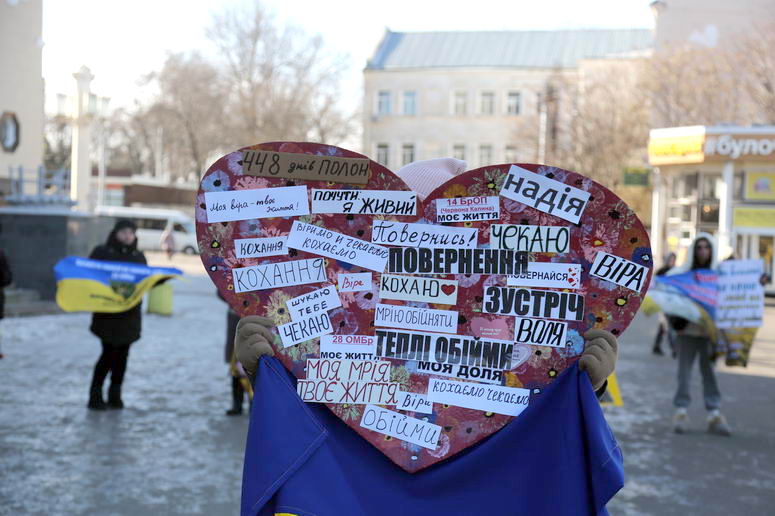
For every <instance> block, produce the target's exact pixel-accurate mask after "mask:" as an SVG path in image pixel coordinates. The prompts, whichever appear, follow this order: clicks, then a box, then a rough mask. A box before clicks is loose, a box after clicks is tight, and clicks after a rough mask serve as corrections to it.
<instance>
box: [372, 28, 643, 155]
mask: <svg viewBox="0 0 775 516" xmlns="http://www.w3.org/2000/svg"><path fill="white" fill-rule="evenodd" d="M652 41H653V37H652V33H651V31H649V30H641V29H632V30H561V31H499V32H428V33H400V32H390V31H387V32H386V34H385V36H384V38H383V39H382V41H381V43H380V44H379V46H378V48H377V50H376V51H375V53H374V55H373V56H372V58H371V59H370V60H369V63H368V65H367V66H366V69H365V70H364V106H363V115H364V120H363V152H364V153H365V154H366V155H368V156H370V157H372V158H373V159H375V160H377V161H379V162H380V163H382V164H383V165H386V166H387V167H388V168H390V169H392V170H397V169H398V168H400V167H401V166H403V165H404V164H406V163H409V162H411V161H414V160H417V159H429V158H435V157H446V156H452V157H455V158H458V159H464V160H466V161H467V162H468V164H469V168H476V167H479V166H483V165H490V164H496V163H508V162H516V161H540V157H541V156H542V153H543V150H544V149H545V147H546V145H548V144H549V143H550V142H549V141H548V140H550V139H551V131H550V130H547V121H546V120H545V119H544V122H543V123H542V122H541V119H542V114H543V115H544V117H545V114H546V106H547V104H548V103H549V101H551V100H552V99H551V97H552V91H551V84H552V82H562V83H564V84H571V85H573V84H575V83H576V82H577V80H578V67H579V63H580V61H581V60H584V59H597V58H603V57H609V56H614V55H626V54H631V53H633V52H643V51H648V50H649V49H650V48H651V47H652ZM554 101H555V102H556V101H557V99H554ZM555 112H556V113H559V115H558V116H566V117H567V116H571V113H570V110H569V109H565V110H563V107H562V106H560V107H559V109H556V110H555Z"/></svg>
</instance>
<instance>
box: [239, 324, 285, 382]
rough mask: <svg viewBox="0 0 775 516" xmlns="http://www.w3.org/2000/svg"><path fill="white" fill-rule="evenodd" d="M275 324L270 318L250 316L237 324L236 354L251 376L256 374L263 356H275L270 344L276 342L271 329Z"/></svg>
mask: <svg viewBox="0 0 775 516" xmlns="http://www.w3.org/2000/svg"><path fill="white" fill-rule="evenodd" d="M274 326H275V322H274V321H273V320H272V319H270V318H268V317H260V316H258V315H249V316H247V317H243V318H242V319H240V321H239V322H238V323H237V332H236V334H235V336H234V353H235V355H236V356H237V360H239V362H240V364H242V367H243V368H244V369H245V372H247V373H248V374H249V375H250V376H253V375H254V374H256V368H257V367H258V359H259V358H261V357H262V356H263V355H269V356H274V351H272V346H270V345H269V343H270V342H274V334H273V333H272V330H271V328H273V327H274Z"/></svg>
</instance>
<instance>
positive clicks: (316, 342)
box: [196, 142, 652, 472]
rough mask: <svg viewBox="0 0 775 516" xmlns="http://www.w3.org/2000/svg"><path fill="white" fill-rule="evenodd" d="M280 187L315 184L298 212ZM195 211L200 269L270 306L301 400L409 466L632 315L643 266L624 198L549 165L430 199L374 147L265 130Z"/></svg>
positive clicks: (447, 187) (251, 303) (452, 445)
mask: <svg viewBox="0 0 775 516" xmlns="http://www.w3.org/2000/svg"><path fill="white" fill-rule="evenodd" d="M349 160H355V161H349ZM358 160H361V161H358ZM339 183H343V184H346V186H343V187H341V188H339V187H338V186H337V185H338V184H339ZM286 188H291V189H293V188H297V189H298V188H301V189H303V191H304V192H305V198H304V201H305V202H304V203H302V202H301V201H302V196H301V195H299V194H293V195H295V196H296V197H294V199H295V201H296V202H298V204H299V207H298V209H299V212H300V213H299V214H291V213H292V212H288V213H285V214H281V213H280V212H277V211H272V210H269V208H270V207H271V208H272V209H273V210H274V209H275V206H283V205H288V206H289V205H290V202H287V203H285V204H284V203H281V202H280V201H281V200H283V198H282V196H283V195H291V194H290V193H289V194H285V193H283V192H286V190H283V189H286ZM294 191H301V190H294ZM245 192H247V193H245ZM287 192H291V191H290V190H288V191H287ZM211 194H217V195H211ZM220 194H223V195H220ZM267 195H268V196H269V197H268V198H269V199H274V201H273V202H271V203H269V202H268V201H267ZM224 199H228V201H224ZM231 200H234V201H235V204H234V208H232V204H231ZM285 200H287V199H285ZM258 201H263V204H254V205H251V204H250V203H251V202H254V203H258ZM244 202H247V203H248V205H247V207H244V206H243V203H244ZM224 204H225V208H224V209H221V206H220V205H224ZM302 205H305V206H306V208H307V210H308V211H307V213H304V214H301V212H302V211H304V210H303V206H302ZM294 209H295V207H294ZM196 210H197V211H196V215H197V235H198V241H199V244H200V248H201V249H202V261H203V264H204V266H205V268H206V270H207V272H208V274H209V275H210V277H211V278H212V280H213V282H214V283H215V284H216V286H217V287H218V290H219V292H220V293H221V295H223V297H224V298H225V299H226V300H227V301H228V303H229V304H230V306H231V307H232V308H233V309H234V310H235V311H237V313H238V314H239V315H241V316H245V315H261V316H267V317H271V318H272V319H273V320H275V321H276V322H277V324H278V325H277V327H276V328H274V329H273V332H275V333H276V338H275V340H274V341H273V342H271V343H270V345H271V346H272V348H273V350H274V352H275V355H276V357H277V358H278V359H279V360H280V362H281V363H282V364H283V365H284V367H286V368H287V369H288V371H290V372H292V374H293V375H294V376H296V377H297V394H298V395H299V397H300V399H301V400H303V401H306V402H309V403H324V404H325V406H326V407H328V409H330V410H331V411H332V412H333V414H335V415H336V416H337V417H338V418H340V419H341V420H342V421H343V422H344V423H345V424H346V425H348V426H349V427H351V428H353V429H354V430H356V431H358V432H359V433H360V435H361V436H362V437H363V438H364V439H366V440H367V441H368V442H369V443H370V444H371V445H373V446H374V447H376V448H377V449H379V450H380V451H381V452H382V453H384V454H385V455H386V456H387V457H388V458H389V459H390V460H392V461H393V462H395V463H396V464H397V465H398V466H400V467H401V468H403V469H405V470H406V471H410V472H415V471H419V470H420V469H423V468H426V467H428V466H430V465H432V464H435V463H437V462H439V461H441V460H445V459H448V458H450V457H453V456H454V455H455V454H457V453H459V452H460V451H462V450H464V449H466V448H467V447H469V446H471V445H473V444H475V443H477V442H479V441H481V440H482V439H484V438H486V437H487V436H489V435H491V434H493V433H494V432H497V431H498V430H500V429H501V428H503V427H504V425H506V424H507V423H508V422H509V421H510V420H511V419H512V418H513V417H514V416H515V415H517V414H520V413H521V411H522V410H523V409H524V407H526V406H528V405H529V404H530V400H531V398H532V397H533V396H535V392H540V390H541V387H543V386H546V385H548V384H549V383H551V382H552V381H554V379H555V378H556V377H557V376H558V375H559V374H560V373H562V371H563V370H564V369H565V368H567V367H568V366H570V365H572V364H573V363H575V362H576V360H577V359H578V357H579V355H580V353H581V352H582V350H583V343H584V341H583V337H582V335H583V334H584V333H585V332H586V330H588V329H589V328H590V327H592V326H594V327H599V328H603V329H606V330H609V331H612V332H613V333H614V334H615V335H618V334H620V333H621V332H622V331H624V329H625V328H626V327H627V325H628V324H629V322H630V320H631V319H632V317H633V316H634V314H635V313H636V311H637V309H638V306H639V305H640V302H641V299H642V295H643V293H644V291H645V288H646V285H648V283H649V280H650V275H651V267H652V260H651V256H650V248H649V244H648V236H647V234H646V232H645V230H644V229H643V226H642V224H641V223H640V221H638V219H637V217H636V216H635V214H634V213H633V212H632V210H630V209H629V208H628V207H627V206H626V205H625V204H624V203H623V202H622V201H621V199H619V198H618V197H617V196H616V195H615V194H613V193H612V192H610V191H609V190H607V189H605V188H604V187H602V186H601V185H599V184H597V183H595V182H594V181H592V180H590V179H589V178H585V177H584V176H581V175H580V174H577V173H574V172H571V171H567V170H562V169H557V168H553V167H547V166H539V165H530V164H522V165H519V166H518V167H517V168H514V167H512V166H510V165H497V166H491V167H486V168H483V169H477V170H472V171H469V172H465V173H463V174H460V175H458V176H456V177H455V179H454V181H450V182H448V183H446V184H443V185H438V187H437V188H436V190H434V191H433V192H431V193H430V195H428V197H427V198H425V199H421V198H419V197H417V195H416V194H415V193H414V192H412V189H411V188H410V187H409V186H407V184H405V183H404V182H403V181H402V180H401V179H400V178H398V177H397V176H396V175H395V174H393V173H392V172H390V171H389V170H387V169H386V168H384V167H383V166H381V165H380V164H378V163H376V162H374V161H371V160H368V158H366V157H365V156H362V155H359V154H356V153H353V152H350V151H347V150H344V149H339V148H335V147H330V146H325V145H318V144H308V143H292V142H276V143H267V144H259V145H254V146H252V147H250V148H249V149H240V150H238V151H235V152H233V153H230V154H227V155H226V156H223V157H222V158H221V159H219V160H218V161H216V163H214V164H213V166H211V167H210V168H209V169H208V171H207V173H206V174H205V176H204V177H203V179H202V182H201V187H200V191H199V192H198V194H197V207H196ZM211 214H212V216H211V217H210V216H209V215H211ZM226 219H229V220H226ZM598 255H599V256H601V258H600V260H601V262H600V263H597V268H596V272H597V274H598V276H602V278H600V277H595V276H593V275H592V274H591V269H592V266H593V265H594V264H595V260H596V258H597V256H598ZM605 256H611V257H613V258H605V259H604V258H603V257H605ZM603 260H605V261H603ZM612 260H613V261H612ZM609 262H610V263H609ZM629 264H634V266H633V265H629ZM334 286H336V288H334ZM338 305H341V306H338ZM366 364H372V365H371V366H367V365H366ZM369 367H371V368H372V369H366V368H369ZM367 370H368V371H371V372H370V373H368V374H364V376H362V377H361V375H360V374H361V373H362V372H363V371H367ZM343 371H344V372H345V373H343ZM377 371H379V374H377ZM439 382H452V383H439ZM458 385H462V386H474V387H458ZM433 386H437V387H438V388H437V389H436V391H435V392H431V388H432V387H433ZM523 386H530V389H527V388H525V387H523ZM458 389H461V391H458ZM462 389H468V390H469V391H470V389H476V390H475V391H471V392H474V394H475V395H473V396H472V395H471V392H468V394H466V393H464V392H463V391H462ZM480 389H484V391H481V390H480ZM520 389H522V390H520ZM523 391H524V392H523ZM534 391H535V392H534ZM434 400H436V401H434ZM380 405H382V406H380ZM472 407H473V408H472ZM423 411H424V412H423ZM413 414H417V415H418V417H420V415H422V417H427V418H428V419H429V421H433V422H434V423H433V424H434V425H436V426H437V427H440V428H441V430H439V429H438V428H436V427H434V426H428V424H429V423H428V421H422V419H417V418H412V419H414V420H415V421H412V420H410V419H409V418H411V417H412V415H413ZM394 415H395V418H394ZM520 417H521V416H520ZM431 418H432V419H431ZM416 421H419V422H416ZM391 423H392V424H393V425H394V426H393V427H392V429H391ZM399 423H400V426H399ZM455 425H467V427H468V428H471V432H470V433H465V432H464V433H460V432H456V431H448V430H446V428H447V427H450V428H456V426H455ZM421 434H422V435H421ZM396 440H399V441H405V442H403V443H396Z"/></svg>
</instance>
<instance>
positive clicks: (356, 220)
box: [196, 142, 652, 472]
mask: <svg viewBox="0 0 775 516" xmlns="http://www.w3.org/2000/svg"><path fill="white" fill-rule="evenodd" d="M248 148H250V149H263V150H274V151H279V152H291V153H298V154H314V155H327V156H340V157H350V158H365V156H362V155H360V154H357V153H354V152H351V151H348V150H345V149H341V148H338V147H333V146H328V145H320V144H312V143H292V142H274V143H265V144H260V145H255V146H252V147H248ZM246 149H247V148H245V149H240V150H237V151H235V152H232V153H230V154H228V155H226V156H223V157H222V158H220V159H219V160H218V161H216V162H215V163H214V164H213V165H212V166H211V167H210V168H209V169H208V171H207V173H206V174H205V176H204V177H203V179H202V182H201V185H200V189H199V192H198V195H197V206H196V221H197V238H198V241H199V247H200V250H201V251H202V253H201V257H202V262H203V264H204V266H205V268H206V270H207V271H208V274H209V275H210V278H211V279H212V281H213V283H214V284H215V285H216V287H217V288H218V290H219V291H220V293H221V294H222V295H223V296H224V298H225V299H226V300H227V302H228V303H229V304H230V305H231V306H232V307H233V308H234V309H235V310H236V311H237V313H239V314H240V315H242V316H245V315H266V316H268V317H271V318H273V319H274V320H275V321H276V322H277V324H282V323H285V322H289V321H290V316H289V314H288V312H287V308H286V306H285V302H286V301H287V300H288V299H290V298H293V297H296V296H299V295H301V294H304V293H308V292H311V291H314V290H317V289H319V288H321V287H323V286H324V285H325V284H320V283H318V284H310V285H299V286H294V287H286V288H283V289H279V290H264V291H254V292H246V293H240V294H238V293H235V292H234V285H233V282H232V276H231V269H232V268H235V267H246V266H251V265H259V264H265V263H274V262H281V261H286V260H296V259H304V258H311V257H313V256H315V255H312V254H310V253H306V252H303V251H296V250H293V249H291V250H289V255H288V256H273V257H265V258H247V259H238V258H236V257H235V254H234V245H233V241H234V239H238V238H250V237H272V236H281V235H287V234H288V232H289V231H290V227H291V223H292V221H293V220H294V219H296V218H295V217H294V218H266V219H251V220H243V221H235V222H222V223H213V224H209V223H208V222H207V215H206V212H205V205H204V193H205V192H212V191H224V190H246V189H256V188H270V187H276V186H295V185H296V184H297V183H298V184H299V185H301V184H304V185H306V186H307V187H308V188H309V189H310V190H311V189H312V188H334V189H366V190H409V188H408V187H407V186H406V184H405V183H404V182H403V181H402V180H401V179H400V178H398V177H397V176H396V175H395V174H393V173H392V172H390V171H389V170H388V169H386V168H385V167H383V166H381V165H379V164H378V163H376V162H374V161H371V164H370V165H371V166H370V168H371V175H370V178H369V182H368V184H366V185H363V186H360V185H348V184H342V183H331V182H325V181H292V180H287V179H280V178H261V177H251V176H243V175H242V162H241V158H242V151H243V150H246ZM520 166H522V167H524V168H526V169H528V170H531V171H533V172H537V173H539V174H542V175H545V176H547V177H550V178H553V179H556V180H558V181H562V182H564V183H566V184H569V185H571V186H575V187H577V188H581V189H584V190H586V191H588V192H590V194H592V198H591V199H590V202H589V204H588V205H587V207H586V209H585V211H584V213H583V216H582V219H581V221H580V223H579V224H577V225H573V224H571V223H569V222H567V221H565V220H563V219H560V218H558V217H554V216H551V215H547V214H545V213H543V212H541V211H538V210H536V209H534V208H530V207H528V206H526V205H524V204H521V203H519V202H516V201H511V200H509V199H506V198H501V199H500V203H501V218H500V220H498V221H488V222H475V223H473V224H472V223H470V222H469V223H457V224H453V225H457V226H461V227H476V228H478V229H479V247H489V241H490V224H492V223H500V224H505V223H509V224H533V225H569V226H571V228H572V229H571V244H570V251H569V252H568V253H564V254H562V255H559V254H550V253H541V254H538V253H536V254H534V255H531V256H530V260H531V261H553V262H567V263H580V264H581V265H582V269H583V272H582V281H581V288H580V289H579V290H578V291H577V292H579V293H581V294H583V295H584V296H585V318H584V320H583V321H579V322H569V325H568V335H567V342H566V347H565V348H550V347H538V346H526V345H522V346H518V347H520V348H522V349H520V352H521V360H520V361H518V362H519V363H518V364H517V365H516V366H515V367H514V369H512V370H511V371H508V372H506V374H505V375H504V377H505V380H504V385H508V386H512V387H523V388H527V389H531V391H532V393H533V394H532V396H538V395H540V392H541V389H542V388H543V387H544V386H545V385H547V384H548V383H550V382H551V381H553V379H554V378H555V377H556V376H557V375H559V374H560V373H561V372H562V371H563V370H564V369H565V368H567V367H568V366H569V365H571V364H573V363H574V362H575V361H576V360H578V358H579V356H580V354H581V352H582V351H583V346H584V340H583V338H582V335H583V334H584V332H586V331H587V330H588V329H590V328H603V329H606V330H609V331H611V332H612V333H614V334H615V335H618V334H621V332H623V331H624V330H625V329H626V328H627V326H628V325H629V322H630V321H631V320H632V318H633V317H634V315H635V313H636V312H637V310H638V307H639V306H640V303H641V300H642V297H643V296H644V295H645V291H646V289H647V287H648V284H649V282H650V276H651V267H652V263H651V249H650V245H649V241H648V235H647V233H646V231H645V229H644V228H643V225H642V224H641V222H640V221H639V220H638V218H637V217H636V216H635V214H634V213H633V212H632V210H630V209H629V208H628V207H627V205H626V204H625V203H624V202H623V201H622V200H621V199H619V198H618V197H617V196H616V195H615V194H614V193H613V192H611V191H610V190H608V189H606V188H604V187H603V186H601V185H599V184H597V183H595V182H594V181H592V180H590V179H588V178H586V177H584V176H582V175H580V174H577V173H574V172H570V171H566V170H562V169H557V168H553V167H546V166H538V165H520ZM508 168H509V165H498V166H492V167H484V168H480V169H476V170H472V171H469V172H466V173H465V174H462V175H460V176H457V177H456V178H455V179H454V180H452V181H450V182H449V183H447V184H445V185H442V186H440V187H439V188H438V189H437V190H436V191H434V192H433V193H432V194H431V195H430V196H429V197H428V199H426V200H425V202H424V203H419V202H418V214H417V216H416V217H382V216H377V217H373V216H365V215H341V214H337V215H309V216H304V217H298V220H301V221H303V222H307V223H310V224H316V225H319V226H323V227H326V228H329V229H332V230H334V231H338V232H340V233H345V234H348V235H350V236H353V237H356V238H361V239H363V240H367V241H370V240H371V225H372V222H373V220H374V219H375V218H376V219H387V220H395V221H403V222H420V223H435V220H436V208H435V206H436V204H435V202H434V200H435V199H437V198H445V197H446V198H448V197H468V196H497V195H498V192H499V191H500V188H501V185H502V183H503V179H504V178H505V176H506V174H507V172H508ZM445 225H450V224H449V223H447V224H445ZM597 251H605V252H607V253H611V254H615V255H618V256H621V257H624V258H627V259H629V260H632V261H634V262H636V263H639V264H641V265H644V266H645V267H648V268H649V278H648V279H647V280H646V281H645V282H644V287H643V291H642V292H640V293H636V292H633V291H631V290H628V289H626V288H623V287H619V286H617V285H615V284H613V283H609V282H606V281H602V280H598V279H596V278H592V277H590V276H589V268H590V266H591V263H592V262H593V261H594V258H595V255H596V254H597ZM325 263H326V271H327V275H328V280H329V283H330V284H332V285H336V284H337V276H338V274H340V273H353V272H369V271H368V270H366V269H362V268H360V267H357V266H353V265H351V264H348V263H344V262H339V261H337V260H332V259H326V260H325ZM379 276H380V275H379V274H378V273H373V284H372V289H371V290H370V291H362V292H343V293H341V294H340V298H341V301H342V307H341V308H337V309H335V310H332V311H330V312H329V316H330V318H331V322H332V325H333V328H334V334H338V335H374V309H375V307H376V304H377V303H378V302H381V301H380V299H379ZM436 277H440V278H447V279H457V280H458V282H459V288H460V290H459V293H458V304H457V305H456V306H454V307H450V306H449V305H436V304H433V303H429V304H425V303H423V304H422V305H423V306H427V307H429V308H438V309H445V310H447V309H452V310H457V311H458V313H459V319H458V332H457V333H458V334H461V335H473V336H480V333H481V331H482V328H483V327H489V328H497V329H499V330H500V331H502V332H506V333H507V334H508V335H509V338H513V334H514V321H513V318H512V317H502V316H493V315H490V314H485V313H482V296H483V290H484V287H485V285H505V277H502V276H486V275H475V274H471V275H449V276H446V277H444V276H436ZM384 302H385V303H388V304H403V303H401V302H399V301H393V300H385V301H384ZM414 305H418V303H414ZM273 347H274V350H275V353H276V356H277V357H278V358H279V359H280V361H281V362H282V363H283V365H284V366H285V367H286V368H287V369H288V370H289V371H290V372H291V373H292V374H293V375H294V376H296V377H297V378H304V377H305V366H306V360H307V359H308V358H317V357H318V356H319V339H313V340H310V341H307V342H304V343H301V344H298V345H296V346H291V347H289V348H283V346H282V344H281V343H280V338H279V336H276V338H275V342H274V343H273ZM392 362H393V366H394V367H393V373H392V376H393V378H392V381H394V382H397V383H399V384H400V389H401V390H408V391H411V392H418V393H426V392H427V387H428V380H429V379H430V378H431V376H430V375H428V374H424V373H417V372H415V364H414V363H411V362H406V361H401V360H392ZM327 407H328V408H329V409H330V410H331V411H332V412H333V413H334V414H336V415H337V416H338V417H339V418H340V419H342V421H344V422H345V423H346V424H347V425H348V426H350V427H351V428H352V429H353V430H354V431H355V432H357V433H358V434H360V435H361V436H362V437H363V438H364V439H366V440H367V441H369V442H370V443H371V444H372V445H373V446H375V447H376V448H378V449H379V450H380V451H382V452H383V453H384V454H385V455H386V456H387V457H388V458H390V460H392V461H393V462H395V463H396V464H397V465H398V466H400V467H401V468H403V469H404V470H406V471H409V472H416V471H420V470H422V469H424V468H426V467H428V466H431V465H432V464H435V463H436V462H439V461H441V460H444V459H447V458H449V457H451V456H453V455H455V454H456V453H458V452H460V451H462V450H464V449H465V448H467V447H469V446H471V445H473V444H475V443H477V442H478V441H480V440H482V439H484V438H485V437H487V436H489V435H491V434H492V433H494V432H497V431H498V430H500V429H501V428H503V427H504V426H505V425H506V424H508V423H509V422H510V421H511V420H512V419H513V417H511V416H504V415H500V414H494V413H490V412H482V411H478V410H471V409H466V408H462V407H455V406H449V405H442V404H438V403H437V404H434V409H433V414H415V413H413V412H405V413H406V414H407V415H409V416H413V417H418V418H421V419H425V420H427V421H429V422H431V423H434V424H437V425H439V426H441V427H442V435H441V438H440V440H439V446H438V447H437V448H436V449H435V450H428V449H425V448H421V447H419V446H416V445H413V444H411V443H408V442H405V441H401V440H399V439H395V438H392V437H390V436H386V435H383V434H379V433H377V432H373V431H370V430H366V429H363V428H361V427H360V425H359V422H360V419H361V416H362V413H363V407H364V405H334V404H328V405H327ZM389 408H391V409H394V408H395V407H389ZM517 417H519V416H517Z"/></svg>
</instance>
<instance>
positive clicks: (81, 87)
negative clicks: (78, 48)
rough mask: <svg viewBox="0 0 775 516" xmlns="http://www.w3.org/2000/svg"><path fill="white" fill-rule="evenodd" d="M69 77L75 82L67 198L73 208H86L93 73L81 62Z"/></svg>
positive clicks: (89, 180)
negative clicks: (68, 193)
mask: <svg viewBox="0 0 775 516" xmlns="http://www.w3.org/2000/svg"><path fill="white" fill-rule="evenodd" d="M73 77H74V78H75V82H76V95H75V102H74V103H73V108H74V111H73V113H72V128H73V132H72V134H73V136H72V144H71V145H72V150H71V152H72V154H71V158H70V199H71V200H72V201H73V202H74V203H75V208H76V209H78V210H82V211H90V208H91V206H90V203H89V187H90V186H91V160H90V156H89V147H90V145H91V122H92V117H91V115H90V113H89V103H90V102H89V101H90V98H91V91H90V84H91V81H92V80H93V79H94V76H93V75H92V73H91V71H90V70H89V69H88V68H87V67H85V66H82V67H81V69H80V70H78V71H77V72H75V73H74V74H73Z"/></svg>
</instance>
